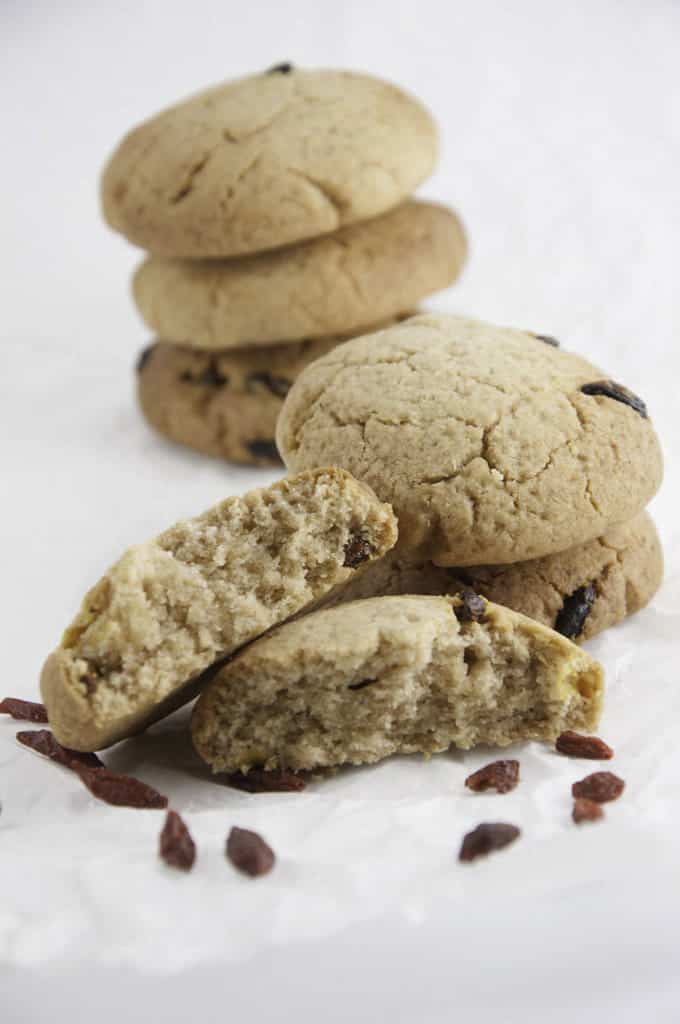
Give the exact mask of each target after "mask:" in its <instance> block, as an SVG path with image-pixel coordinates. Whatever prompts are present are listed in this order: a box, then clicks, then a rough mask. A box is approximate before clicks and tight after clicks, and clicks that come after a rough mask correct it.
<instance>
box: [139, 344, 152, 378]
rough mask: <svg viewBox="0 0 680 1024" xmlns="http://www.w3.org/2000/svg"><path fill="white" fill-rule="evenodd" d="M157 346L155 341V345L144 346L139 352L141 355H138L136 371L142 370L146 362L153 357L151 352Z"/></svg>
mask: <svg viewBox="0 0 680 1024" xmlns="http://www.w3.org/2000/svg"><path fill="white" fill-rule="evenodd" d="M155 347H156V345H155V343H154V344H153V345H147V346H146V348H143V349H142V351H141V352H140V353H139V355H138V356H137V362H136V363H135V372H136V373H141V372H142V370H143V369H144V367H145V366H146V364H147V363H148V362H149V360H150V359H151V353H152V352H153V350H154V349H155Z"/></svg>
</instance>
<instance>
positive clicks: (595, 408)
mask: <svg viewBox="0 0 680 1024" xmlns="http://www.w3.org/2000/svg"><path fill="white" fill-rule="evenodd" d="M277 443H278V447H279V451H280V452H281V454H282V456H283V458H284V461H285V462H286V465H287V466H288V467H289V468H291V469H302V468H307V467H311V466H321V465H338V466H342V467H344V468H345V469H348V470H350V472H352V473H353V474H354V475H355V476H357V477H359V478H360V479H363V480H365V481H366V482H367V483H369V484H371V486H372V487H373V488H374V489H375V490H376V492H377V493H378V494H379V495H380V497H381V498H382V499H383V500H385V501H389V502H391V504H392V505H393V507H394V510H395V512H396V513H397V516H398V518H399V535H400V548H401V550H402V551H403V550H406V549H408V550H417V551H419V553H420V554H421V556H422V557H427V558H429V559H430V560H431V561H433V562H435V563H436V564H438V565H445V566H446V565H456V566H466V565H480V564H481V565H484V564H505V563H509V562H519V561H523V560H525V559H529V558H538V557H541V556H543V555H548V554H552V553H553V552H555V551H563V550H565V549H566V548H569V547H573V546H574V545H575V544H579V543H585V542H586V541H588V540H591V539H592V538H594V537H598V536H600V535H601V534H602V533H604V532H605V530H607V529H608V528H609V527H610V526H613V525H615V524H617V523H623V522H626V521H627V520H629V519H631V518H633V516H634V515H635V514H636V513H638V512H639V511H641V510H642V509H643V508H644V506H645V505H646V504H647V502H648V501H649V499H650V498H651V497H652V495H653V494H654V492H655V491H656V490H657V488H658V486H659V483H660V481H661V476H662V458H661V450H660V447H659V442H658V440H657V437H656V435H655V433H654V430H653V428H652V425H651V422H650V420H649V419H648V417H647V411H646V409H645V406H644V404H643V403H642V401H641V400H640V399H638V398H637V397H636V396H634V395H633V394H632V393H631V392H629V391H627V390H626V389H623V388H622V387H621V385H617V384H616V383H615V382H613V381H610V380H607V379H605V375H604V374H603V373H602V371H600V370H598V369H597V368H596V367H594V366H593V365H592V364H591V363H589V362H587V361H586V360H585V359H581V358H580V357H579V356H576V355H573V354H571V353H568V352H564V351H562V350H561V349H559V348H556V347H555V346H553V345H552V344H547V343H546V342H545V341H543V340H541V339H539V338H537V337H535V336H533V335H531V334H528V333H526V332H523V331H518V330H513V329H510V328H501V327H494V326H492V325H490V324H485V323H480V322H478V321H473V320H463V319H459V318H456V317H451V316H443V315H439V316H435V315H426V316H416V317H413V318H412V319H410V320H407V321H406V322H405V323H403V324H399V325H397V326H394V327H390V328H388V329H387V330H384V331H381V332H378V333H377V334H372V335H364V336H363V337H361V338H355V339H354V340H352V341H349V342H347V343H346V344H345V345H343V346H342V347H341V348H340V349H338V350H337V351H335V352H331V353H329V354H328V355H327V356H324V357H323V358H322V359H320V360H318V361H317V362H315V363H314V364H313V365H311V366H309V367H307V369H306V370H304V371H303V373H302V374H301V375H300V377H299V378H298V380H297V381H296V383H295V384H294V386H293V388H292V389H291V391H290V393H289V395H288V397H287V399H286V402H285V404H284V407H283V410H282V412H281V416H280V417H279V422H278V427H277Z"/></svg>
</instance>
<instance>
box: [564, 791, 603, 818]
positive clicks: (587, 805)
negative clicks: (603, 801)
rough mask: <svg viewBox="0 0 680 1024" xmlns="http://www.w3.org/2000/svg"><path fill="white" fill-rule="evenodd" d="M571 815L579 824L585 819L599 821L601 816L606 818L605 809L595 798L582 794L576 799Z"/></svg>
mask: <svg viewBox="0 0 680 1024" xmlns="http://www.w3.org/2000/svg"><path fill="white" fill-rule="evenodd" d="M571 816H572V818H573V820H574V822H575V823H576V824H577V825H581V824H582V823H583V822H584V821H599V820H600V818H604V811H603V809H602V807H601V805H600V804H598V803H597V802H596V801H595V800H588V799H586V797H582V796H581V797H577V798H576V800H574V808H573V810H572V812H571Z"/></svg>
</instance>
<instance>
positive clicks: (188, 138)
mask: <svg viewBox="0 0 680 1024" xmlns="http://www.w3.org/2000/svg"><path fill="white" fill-rule="evenodd" d="M436 157H437V130H436V126H435V124H434V122H433V120H432V118H431V116H430V115H429V113H428V112H427V111H426V110H425V109H424V108H423V107H422V106H421V104H420V103H419V102H418V101H417V100H415V99H414V98H413V97H411V96H409V95H407V94H406V93H404V92H403V91H401V90H400V89H397V88H396V87H395V86H393V85H390V84H388V83H386V82H383V81H380V80H378V79H376V78H372V77H369V76H366V75H360V74H356V73H350V72H339V71H302V70H298V69H296V68H294V67H293V66H292V65H290V64H281V65H278V66H276V67H274V68H271V69H270V70H269V71H267V72H265V73H262V74H258V75H252V76H249V77H246V78H241V79H238V80H235V81H230V82H227V83H225V84H223V85H219V86H217V87H215V88H213V89H210V90H208V91H206V92H203V93H201V94H199V95H197V96H194V97H192V98H190V99H188V100H186V101H184V102H182V103H179V104H178V105H176V106H174V107H172V108H170V109H168V110H166V111H164V112H162V113H161V114H159V115H157V116H156V117H154V118H152V119H151V120H149V121H147V122H145V123H143V124H141V125H140V126H138V127H137V128H135V129H134V130H133V131H132V132H131V133H130V134H129V135H128V136H127V137H126V138H125V139H124V140H123V142H122V143H121V144H120V146H119V147H118V149H117V150H116V152H115V153H114V154H113V156H112V158H111V160H110V161H109V164H108V166H107V167H106V169H105V172H104V176H103V181H102V200H103V209H104V215H105V217H106V219H107V221H108V222H109V224H110V225H111V226H112V227H113V228H115V229H116V230H118V231H120V232H121V233H122V234H123V235H125V236H126V237H127V238H128V239H129V240H130V241H132V242H133V243H135V244H137V245H139V246H141V247H143V248H145V249H147V250H148V253H149V255H148V257H147V258H146V260H145V261H144V262H143V263H142V265H141V266H140V267H139V269H138V270H137V272H136V274H135V277H134V284H133V292H134V298H135V302H136V304H137V307H138V309H139V311H140V313H141V315H142V317H143V319H144V321H145V322H146V323H147V325H148V326H149V327H150V328H151V329H152V330H153V331H154V332H155V334H156V335H157V337H158V338H159V341H157V342H156V343H155V344H154V345H152V346H151V347H150V348H148V349H147V350H145V352H144V353H143V354H142V356H141V357H140V360H139V362H138V380H139V399H140V403H141V406H142V410H143V412H144V414H145V416H146V418H147V419H148V421H149V422H150V423H151V425H152V426H154V427H155V428H156V429H157V430H159V431H160V432H161V433H163V434H164V435H166V436H168V437H170V438H171V439H173V440H175V441H178V442H180V443H182V444H186V445H189V446H190V447H193V448H196V449H198V450H200V451H203V452H207V453H209V454H212V455H217V456H222V457H224V458H227V459H232V460H234V461H237V462H244V463H255V464H260V465H266V464H269V463H272V462H275V461H278V453H277V449H276V445H275V441H274V434H275V424H276V419H277V416H278V413H279V411H280V407H281V404H282V402H283V399H284V397H285V395H286V394H287V392H288V390H289V388H290V386H291V384H292V383H293V381H294V380H295V379H296V378H297V376H298V374H299V373H300V372H301V371H302V369H303V368H304V367H305V366H307V365H308V364H309V363H311V362H312V361H313V360H315V359H317V358H318V357H320V356H323V355H325V354H327V353H328V352H330V351H331V350H332V349H333V348H335V347H336V346H337V345H338V344H339V343H340V342H342V341H346V340H347V339H348V338H351V337H353V336H355V335H361V334H365V333H366V332H367V331H368V332H370V331H372V330H374V329H376V328H377V327H380V326H384V325H389V324H391V323H394V322H397V321H399V320H400V319H403V317H404V315H406V314H408V313H409V312H410V311H412V310H413V309H414V308H415V307H416V306H417V304H418V303H419V302H420V301H421V300H422V299H423V298H424V297H425V296H427V295H430V294H431V293H432V292H435V291H437V290H439V289H442V288H445V287H446V286H448V285H449V284H451V282H452V281H454V280H455V279H456V277H457V276H458V274H459V273H460V270H461V267H462V265H463V262H464V259H465V253H466V242H465V235H464V232H463V228H462V225H461V223H460V221H459V220H458V218H457V217H456V215H455V214H454V213H453V212H452V211H451V210H449V209H447V208H446V207H443V206H439V205H435V204H432V203H427V202H422V201H418V200H414V199H412V198H410V196H411V194H412V192H413V190H414V189H415V188H416V187H417V186H418V185H419V184H420V183H421V182H422V181H423V180H424V179H425V178H426V177H427V176H428V175H429V174H430V173H431V172H432V170H433V167H434V164H435V161H436Z"/></svg>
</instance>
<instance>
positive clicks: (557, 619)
mask: <svg viewBox="0 0 680 1024" xmlns="http://www.w3.org/2000/svg"><path fill="white" fill-rule="evenodd" d="M662 578H663V554H662V551H661V544H660V541H659V536H658V534H657V532H656V527H655V526H654V523H653V522H652V519H651V517H650V516H649V514H648V513H647V512H643V513H642V514H641V515H639V516H636V518H635V519H633V520H631V522H629V523H624V524H623V525H621V526H613V527H612V528H611V529H609V530H607V532H606V533H605V534H603V536H602V537H597V538H596V539H595V540H591V541H588V542H587V544H579V545H577V546H576V547H573V548H569V549H568V550H567V551H560V552H557V553H556V554H554V555H546V556H545V557H543V558H534V559H530V560H529V561H527V562H517V563H516V564H515V565H489V566H480V565H477V566H468V567H467V568H466V569H455V568H451V569H445V568H443V567H441V566H438V565H434V564H433V563H432V562H423V561H411V560H409V559H405V558H404V556H403V555H399V554H393V553H392V552H389V553H388V554H387V555H385V557H384V558H382V559H380V560H379V561H378V562H374V563H373V564H372V565H370V566H369V567H368V568H367V569H366V571H365V572H364V573H362V574H361V575H359V576H356V577H355V578H354V579H353V580H352V581H351V582H350V583H348V584H347V586H345V587H343V588H342V590H341V591H340V592H338V593H334V594H333V595H332V596H331V597H330V599H326V600H325V601H324V602H323V603H324V606H326V605H330V604H338V603H345V602H347V601H354V600H357V599H358V598H364V597H378V596H381V595H385V594H455V593H457V592H458V591H459V590H460V589H461V588H463V587H470V588H471V589H472V590H474V591H475V593H478V594H482V595H483V596H484V597H486V598H487V599H488V600H489V601H494V602H495V603H496V604H502V605H505V606H506V607H508V608H512V609H513V610H514V611H517V612H522V614H524V615H528V616H529V617H530V618H532V619H536V620H537V621H538V622H542V623H544V625H546V626H552V628H553V629H556V630H557V631H558V632H559V633H562V635H563V636H567V637H569V639H570V640H574V641H576V642H577V643H581V642H582V641H584V640H589V639H590V638H591V637H593V636H595V635H596V634H597V633H601V632H602V631H603V630H605V629H608V628H609V627H610V626H615V625H616V624H617V623H618V622H622V621H623V620H624V619H625V618H626V617H627V616H628V615H632V614H633V613H634V612H637V611H639V610H640V608H644V606H645V605H646V604H648V602H649V601H651V599H652V597H653V596H654V594H655V593H656V591H657V590H658V589H659V587H660V585H661V581H662Z"/></svg>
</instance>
